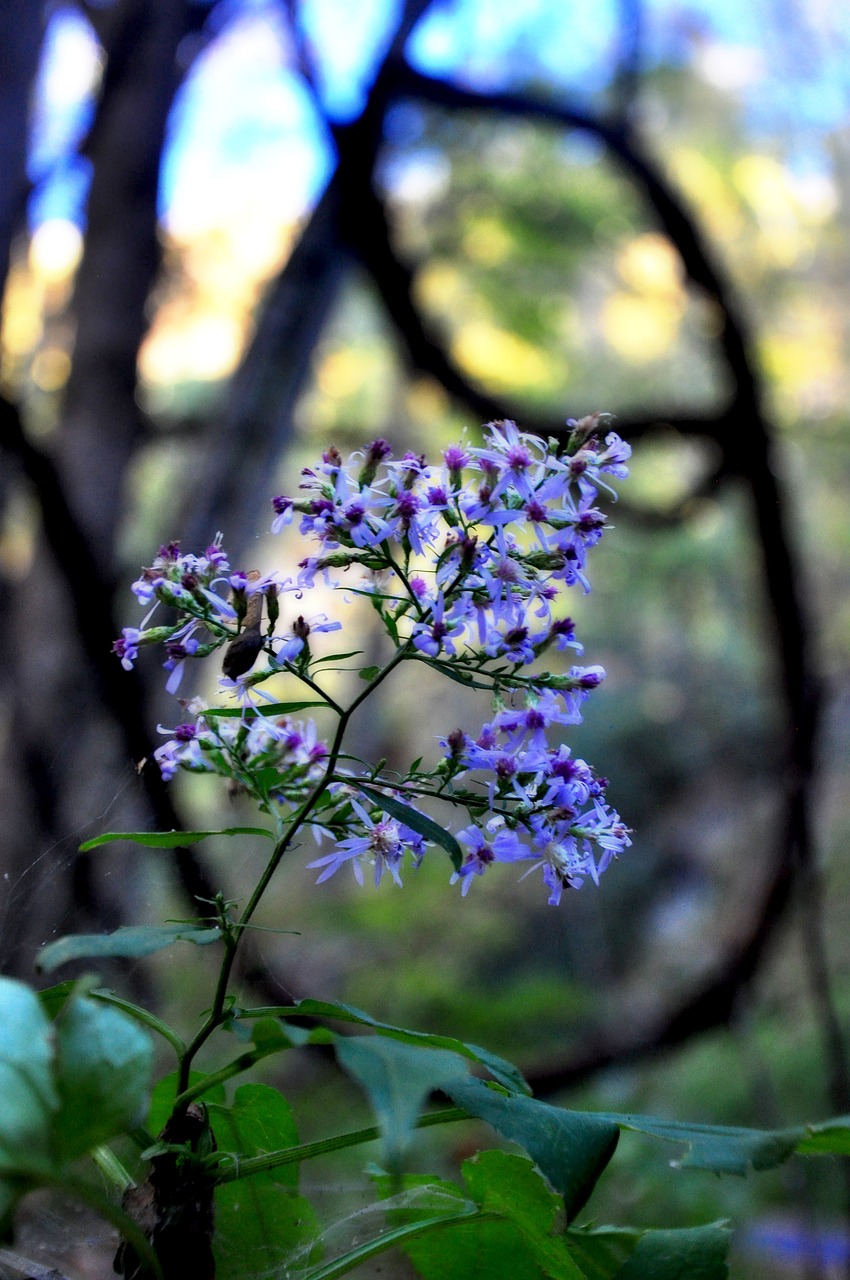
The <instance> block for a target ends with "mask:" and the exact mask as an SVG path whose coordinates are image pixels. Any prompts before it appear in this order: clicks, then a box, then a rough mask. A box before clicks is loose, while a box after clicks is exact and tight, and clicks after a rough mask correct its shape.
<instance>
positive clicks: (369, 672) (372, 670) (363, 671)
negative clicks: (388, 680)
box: [357, 667, 381, 680]
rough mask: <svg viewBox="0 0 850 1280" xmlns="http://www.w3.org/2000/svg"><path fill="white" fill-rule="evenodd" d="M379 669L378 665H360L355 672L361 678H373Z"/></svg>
mask: <svg viewBox="0 0 850 1280" xmlns="http://www.w3.org/2000/svg"><path fill="white" fill-rule="evenodd" d="M380 670H381V668H380V667H361V668H360V670H359V671H358V673H357V674H358V675H359V676H360V679H361V680H374V679H375V676H376V675H377V674H378V672H379V671H380Z"/></svg>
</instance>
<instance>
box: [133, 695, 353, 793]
mask: <svg viewBox="0 0 850 1280" xmlns="http://www.w3.org/2000/svg"><path fill="white" fill-rule="evenodd" d="M188 709H189V711H190V712H192V713H193V714H194V715H195V717H196V718H195V720H193V721H188V722H186V723H184V724H179V725H177V726H176V728H174V729H165V728H163V727H162V725H158V726H157V727H158V729H159V732H160V733H167V734H171V735H172V736H171V737H170V738H169V740H168V741H167V742H164V743H163V744H162V746H159V747H157V749H156V751H155V752H154V759H155V760H156V762H157V764H158V765H159V768H160V771H161V773H162V776H163V778H164V779H165V780H166V781H170V779H171V778H173V777H174V775H175V773H176V772H177V770H178V769H186V770H188V771H189V772H190V773H217V774H219V775H220V776H222V777H226V778H229V779H230V780H231V781H232V782H233V783H235V784H236V785H237V786H243V787H245V788H246V789H252V787H253V784H254V780H255V779H256V777H257V774H258V773H259V772H260V771H261V770H273V771H274V778H273V781H272V782H271V784H270V785H269V786H268V788H267V791H266V796H267V798H268V799H269V800H274V801H278V802H280V803H283V802H286V803H289V804H291V805H292V804H300V803H301V802H302V801H303V800H304V798H305V796H306V794H307V792H308V790H309V788H310V787H311V786H312V785H313V784H314V783H315V782H316V781H317V780H318V779H319V778H320V777H321V776H322V772H323V769H324V763H325V759H326V757H327V754H328V748H327V744H326V743H324V742H321V741H320V740H319V739H318V736H317V733H316V726H315V725H314V724H313V722H312V721H311V720H308V721H306V722H302V721H300V720H299V721H296V720H292V719H290V718H289V717H288V716H283V717H280V718H279V719H272V718H271V717H269V716H255V717H254V718H252V719H251V720H250V721H246V720H243V719H240V718H235V717H223V716H218V715H215V714H214V712H210V710H209V708H207V707H206V705H205V704H204V703H203V702H202V701H201V699H193V700H192V702H190V703H189V704H188Z"/></svg>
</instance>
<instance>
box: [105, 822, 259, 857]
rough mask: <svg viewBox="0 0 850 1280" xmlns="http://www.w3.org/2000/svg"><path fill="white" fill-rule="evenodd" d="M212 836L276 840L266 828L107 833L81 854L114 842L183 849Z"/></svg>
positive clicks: (155, 847)
mask: <svg viewBox="0 0 850 1280" xmlns="http://www.w3.org/2000/svg"><path fill="white" fill-rule="evenodd" d="M210 836H266V837H268V838H269V839H274V836H273V833H272V832H271V831H269V830H268V829H267V828H266V827H224V828H223V829H222V830H219V831H106V832H104V834H103V835H100V836H95V837H94V839H92V840H86V841H85V843H83V844H81V845H80V853H88V852H89V850H91V849H99V848H100V846H101V845H104V844H111V843H112V841H113V840H129V841H131V842H132V843H133V844H143V845H145V847H146V848H148V849H182V848H183V847H184V846H186V845H189V844H197V843H198V841H199V840H207V839H208V838H209V837H210Z"/></svg>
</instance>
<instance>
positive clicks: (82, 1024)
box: [54, 994, 153, 1160]
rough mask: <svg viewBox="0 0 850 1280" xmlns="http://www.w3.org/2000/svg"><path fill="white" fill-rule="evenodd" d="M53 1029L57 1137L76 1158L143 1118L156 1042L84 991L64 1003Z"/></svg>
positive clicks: (64, 1152) (66, 1154)
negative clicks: (57, 1111)
mask: <svg viewBox="0 0 850 1280" xmlns="http://www.w3.org/2000/svg"><path fill="white" fill-rule="evenodd" d="M54 1028H55V1033H56V1083H57V1088H58V1093H59V1097H60V1100H61V1108H60V1111H59V1114H58V1115H57V1116H56V1118H55V1121H54V1138H55V1143H56V1148H57V1151H58V1153H59V1155H60V1158H63V1159H66V1160H74V1159H76V1157H77V1156H79V1155H82V1154H83V1152H85V1151H88V1150H89V1149H90V1148H91V1147H94V1146H96V1145H97V1144H98V1143H100V1142H105V1141H106V1140H107V1139H108V1138H112V1137H114V1136H115V1135H116V1134H118V1133H123V1132H126V1131H127V1130H129V1129H133V1128H135V1127H136V1126H137V1125H139V1124H141V1123H142V1121H143V1120H144V1118H145V1114H146V1112H147V1109H148V1100H149V1095H150V1083H151V1070H152V1067H153V1047H152V1045H151V1041H150V1038H149V1037H148V1036H147V1035H146V1034H145V1033H144V1032H143V1031H141V1030H140V1029H139V1027H137V1026H136V1024H135V1023H134V1022H132V1021H131V1020H130V1019H129V1018H128V1017H126V1016H125V1015H124V1014H123V1013H119V1012H118V1010H117V1009H113V1008H111V1007H110V1006H109V1005H107V1004H103V1003H102V1002H100V1001H97V1000H92V999H91V998H90V997H89V996H86V995H82V994H80V995H74V996H72V997H71V998H70V999H69V1000H68V1001H67V1002H66V1003H65V1006H64V1008H63V1009H62V1012H61V1013H60V1014H59V1017H58V1018H57V1020H56V1022H55V1023H54Z"/></svg>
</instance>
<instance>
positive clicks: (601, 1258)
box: [565, 1227, 645, 1280]
mask: <svg viewBox="0 0 850 1280" xmlns="http://www.w3.org/2000/svg"><path fill="white" fill-rule="evenodd" d="M644 1234H645V1233H644V1231H643V1230H635V1229H634V1228H632V1227H570V1229H569V1230H568V1231H567V1232H566V1235H565V1239H566V1242H567V1245H568V1247H569V1250H570V1254H571V1255H572V1257H573V1258H574V1259H575V1261H576V1262H577V1263H578V1265H579V1266H580V1267H581V1269H582V1272H583V1274H584V1275H585V1276H586V1277H587V1280H612V1277H614V1276H618V1275H619V1274H620V1269H621V1268H622V1267H623V1266H624V1264H625V1263H626V1262H627V1261H628V1260H629V1258H630V1257H631V1255H632V1254H633V1253H634V1251H635V1249H636V1248H637V1246H638V1242H639V1241H640V1238H641V1236H642V1235H644Z"/></svg>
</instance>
